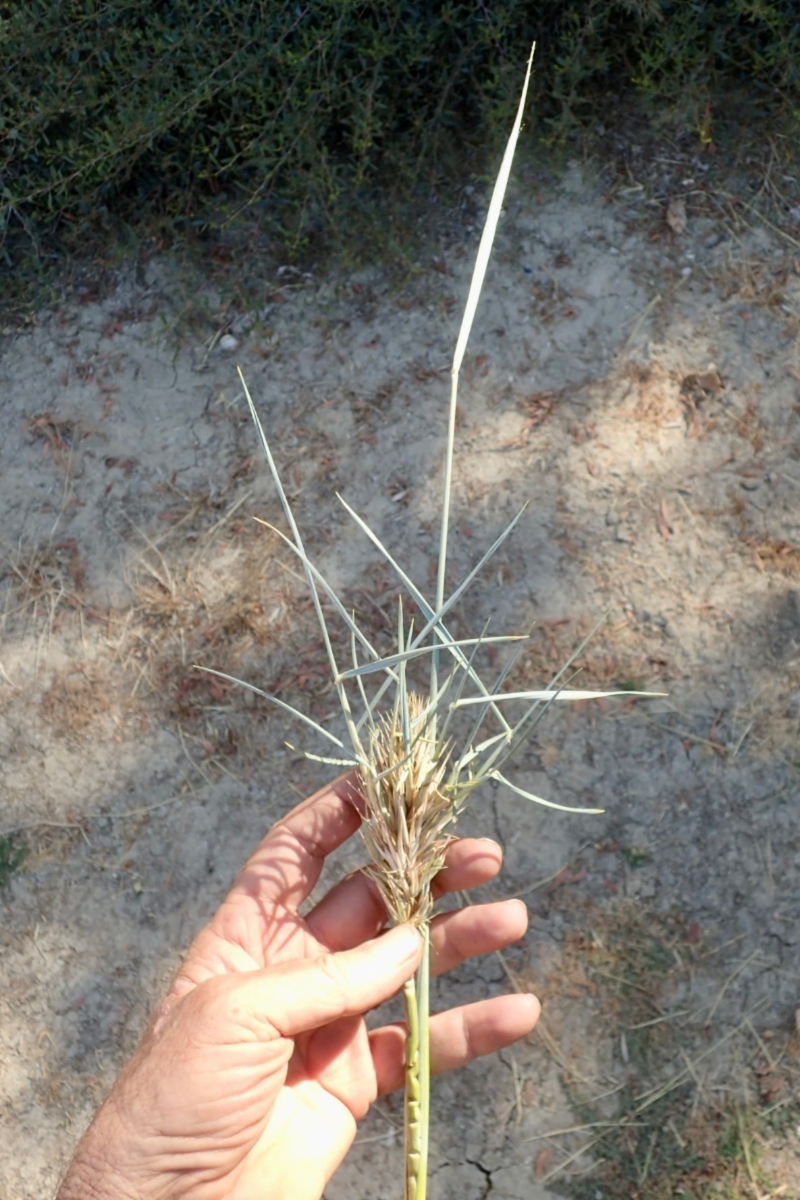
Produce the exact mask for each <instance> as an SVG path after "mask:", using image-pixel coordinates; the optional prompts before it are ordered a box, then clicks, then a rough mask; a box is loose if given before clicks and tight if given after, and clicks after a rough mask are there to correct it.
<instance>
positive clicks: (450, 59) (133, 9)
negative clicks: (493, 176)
mask: <svg viewBox="0 0 800 1200" xmlns="http://www.w3.org/2000/svg"><path fill="white" fill-rule="evenodd" d="M534 36H536V37H537V39H538V50H537V65H536V75H535V83H534V87H535V90H536V92H537V96H536V98H535V103H536V112H537V122H536V123H537V125H539V126H541V122H542V121H544V122H546V123H547V125H546V127H547V128H548V129H549V130H550V132H551V134H552V135H553V136H558V135H559V134H563V132H564V131H565V130H567V129H569V127H570V126H571V125H574V124H578V123H580V122H581V121H582V120H584V119H585V118H586V117H587V116H591V115H596V114H597V112H598V111H602V107H603V103H604V100H606V99H610V98H617V97H618V96H619V94H620V92H621V91H624V90H625V89H631V90H635V89H638V91H639V92H640V93H641V94H642V95H643V96H645V97H649V98H653V99H657V100H658V102H659V106H663V105H665V104H666V105H667V106H673V107H674V108H675V109H680V108H681V107H683V108H684V109H685V111H686V112H690V113H692V114H694V115H693V116H692V118H691V119H694V120H696V119H697V118H696V114H697V113H699V112H702V111H703V106H704V105H705V104H707V103H708V100H709V98H711V97H712V96H713V94H714V90H715V89H716V88H719V87H720V86H723V85H726V86H731V85H732V86H735V87H737V88H742V87H749V88H751V89H756V91H757V92H758V94H759V95H761V96H762V97H763V98H764V100H765V102H768V103H770V104H771V105H773V106H783V107H784V108H786V107H787V106H791V105H794V104H796V102H797V96H798V92H799V91H800V86H799V81H800V68H798V64H797V58H798V56H797V54H796V48H797V45H798V42H799V41H800V15H798V7H797V5H796V0H673V2H670V0H576V2H575V3H572V4H565V3H563V0H539V2H536V0H487V2H486V3H481V4H476V3H474V2H469V3H458V2H456V0H450V2H449V3H448V2H444V3H442V2H441V0H440V2H434V0H418V2H417V3H406V2H403V0H374V2H373V3H357V2H356V0H305V3H303V2H302V0H301V2H300V3H296V2H294V3H288V2H287V0H25V2H24V3H23V2H22V0H13V2H8V0H7V2H6V3H5V4H2V3H0V60H1V61H2V62H3V64H4V70H3V72H2V76H0V222H2V228H3V229H5V230H6V231H8V230H13V229H14V228H23V227H26V226H28V224H29V223H33V224H34V225H36V224H39V225H41V224H42V223H47V222H48V221H49V222H52V221H53V220H54V219H56V218H63V219H66V220H70V219H75V218H80V217H82V216H83V215H84V214H86V213H90V212H91V211H93V210H97V208H98V207H99V206H102V205H105V206H106V207H107V208H110V207H113V206H116V205H119V204H120V203H127V204H128V205H129V206H131V204H134V205H135V206H136V207H141V204H142V202H144V203H146V205H147V206H148V207H149V208H150V209H152V208H156V209H158V210H160V211H163V212H167V213H170V214H173V215H174V214H177V213H184V214H189V215H190V214H191V213H192V212H193V211H194V207H195V204H196V201H197V198H198V196H201V195H208V194H211V195H213V194H214V193H215V192H218V191H219V190H220V189H221V188H224V189H226V191H227V192H228V193H231V194H232V193H234V192H235V193H236V194H237V195H238V196H239V197H241V198H242V199H243V200H246V199H250V200H251V201H260V202H268V203H265V204H264V207H265V210H268V215H269V219H270V221H271V222H272V224H273V226H276V227H278V228H281V227H283V228H284V229H285V230H286V231H288V230H290V229H296V228H297V227H298V226H302V224H303V222H304V221H305V222H308V221H314V220H316V221H321V222H322V223H324V222H325V220H326V214H329V213H330V211H331V210H332V208H334V207H335V205H336V203H337V200H338V198H339V197H340V196H341V195H342V194H343V193H344V192H351V193H352V192H353V190H357V189H358V188H363V187H372V186H374V185H376V184H378V183H379V182H380V181H381V180H384V181H385V180H391V181H392V182H393V183H396V182H398V181H400V182H403V181H405V183H406V184H407V185H410V186H413V183H414V180H416V179H420V178H423V177H424V176H425V173H426V172H428V171H430V169H431V168H432V167H434V168H435V167H436V165H437V164H439V165H440V166H441V164H442V162H443V161H444V160H447V159H448V156H454V155H457V154H458V151H459V147H463V146H464V144H465V142H472V143H473V144H477V143H480V144H484V145H491V144H492V142H493V131H494V130H495V128H497V127H499V126H500V127H503V128H505V127H506V126H507V124H508V120H509V111H510V109H511V107H512V105H513V103H514V101H515V97H516V95H517V93H518V87H519V82H520V79H521V74H522V67H523V63H524V59H525V55H526V53H527V48H528V44H529V42H530V40H531V39H532V38H533V37H534ZM687 105H688V107H687Z"/></svg>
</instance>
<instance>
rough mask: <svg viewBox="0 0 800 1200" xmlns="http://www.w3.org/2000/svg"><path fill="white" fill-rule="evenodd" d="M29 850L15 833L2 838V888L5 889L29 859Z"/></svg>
mask: <svg viewBox="0 0 800 1200" xmlns="http://www.w3.org/2000/svg"><path fill="white" fill-rule="evenodd" d="M28 854H29V849H28V847H27V846H26V845H25V844H24V842H21V841H20V840H19V838H17V837H16V836H15V835H14V834H13V833H10V834H6V835H5V836H4V837H0V887H4V886H5V885H6V884H7V883H8V881H9V879H10V878H11V876H12V875H13V874H14V872H15V871H18V870H19V869H20V867H21V866H22V864H23V863H24V861H25V859H26V858H27V857H28Z"/></svg>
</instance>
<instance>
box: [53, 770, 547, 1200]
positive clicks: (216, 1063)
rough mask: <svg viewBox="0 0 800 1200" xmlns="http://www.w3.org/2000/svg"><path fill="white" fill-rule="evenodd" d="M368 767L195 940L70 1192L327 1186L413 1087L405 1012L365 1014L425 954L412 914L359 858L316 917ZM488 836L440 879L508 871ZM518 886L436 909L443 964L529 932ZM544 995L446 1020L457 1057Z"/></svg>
mask: <svg viewBox="0 0 800 1200" xmlns="http://www.w3.org/2000/svg"><path fill="white" fill-rule="evenodd" d="M358 803H359V801H358V795H357V792H356V789H355V785H354V782H353V778H352V776H345V777H343V778H342V779H339V780H337V781H336V782H335V783H333V784H332V785H330V786H329V787H326V788H323V789H322V791H320V792H318V793H317V794H316V795H315V796H312V797H311V799H310V800H307V801H305V803H303V804H301V805H299V807H297V808H295V809H294V811H293V812H291V813H290V814H289V815H288V816H287V817H285V818H284V819H283V820H281V821H279V822H278V824H277V825H275V826H274V827H273V828H272V829H271V830H270V831H269V833H268V834H267V835H266V837H265V838H264V839H263V841H262V842H261V844H260V845H259V847H258V848H257V850H256V851H255V853H254V854H253V856H252V858H250V860H249V861H248V862H247V863H246V865H245V866H244V868H243V870H242V871H241V873H240V875H239V877H238V879H237V880H236V882H235V884H234V886H233V888H232V890H231V892H230V894H229V895H228V897H227V898H226V900H225V901H224V902H223V904H222V906H221V908H220V909H219V911H218V912H217V913H216V915H215V916H214V917H213V918H212V920H211V921H210V922H209V924H208V925H207V926H206V927H205V928H204V929H203V930H202V931H201V933H200V934H199V935H198V937H197V938H196V939H195V941H194V942H193V944H192V946H191V947H190V949H189V952H188V954H187V956H186V959H185V961H184V963H183V965H182V966H181V968H180V970H179V972H178V975H177V976H176V978H175V981H174V982H173V984H172V987H171V988H170V990H169V992H168V994H167V996H166V998H165V1000H164V1001H163V1002H162V1004H161V1005H160V1006H159V1008H158V1009H157V1010H156V1012H155V1014H154V1016H153V1018H152V1020H151V1023H150V1026H149V1028H148V1030H147V1032H146V1034H145V1036H144V1038H143V1039H142V1042H141V1044H140V1046H139V1048H138V1049H137V1051H136V1053H135V1054H134V1057H133V1059H132V1060H131V1062H130V1063H129V1064H128V1065H127V1067H126V1068H125V1069H124V1070H123V1072H122V1074H121V1075H120V1077H119V1079H118V1080H117V1082H116V1083H115V1085H114V1087H113V1088H112V1090H111V1093H110V1094H109V1096H108V1098H107V1100H106V1101H105V1103H104V1105H103V1107H102V1108H101V1109H100V1111H99V1113H98V1115H97V1117H96V1118H95V1120H94V1122H93V1124H92V1125H91V1126H90V1128H89V1130H88V1131H87V1133H86V1134H85V1135H84V1138H83V1140H82V1141H81V1143H80V1145H79V1147H78V1151H77V1153H76V1156H75V1158H74V1160H73V1162H72V1165H71V1166H70V1168H69V1171H68V1173H67V1176H66V1177H65V1179H64V1182H63V1184H62V1186H61V1189H60V1190H59V1194H58V1200H79V1198H80V1200H89V1198H91V1200H106V1198H107V1197H108V1198H109V1200H110V1198H111V1197H112V1196H113V1197H114V1200H128V1198H130V1200H133V1198H134V1197H135V1198H136V1200H162V1198H163V1200H166V1198H167V1197H169V1200H178V1198H179V1197H187V1200H188V1198H191V1200H222V1198H223V1197H224V1198H226V1200H255V1198H256V1197H258V1198H259V1200H263V1197H264V1196H269V1197H270V1198H271V1200H319V1197H320V1196H321V1195H322V1191H323V1188H324V1186H325V1184H326V1182H327V1181H328V1179H329V1178H330V1177H331V1175H332V1174H333V1172H334V1171H335V1170H336V1168H337V1167H338V1166H339V1164H340V1163H341V1161H342V1159H343V1158H344V1155H345V1153H346V1152H347V1150H348V1149H349V1147H350V1145H351V1143H352V1141H353V1138H354V1136H355V1131H356V1122H357V1121H358V1120H359V1119H360V1118H361V1117H363V1116H364V1114H365V1113H366V1112H367V1110H368V1108H369V1106H370V1104H371V1103H372V1102H373V1101H374V1100H375V1098H376V1096H377V1095H379V1094H381V1093H383V1092H387V1091H391V1090H393V1089H394V1088H397V1087H400V1086H402V1082H403V1054H404V1043H405V1027H404V1026H403V1025H401V1024H395V1025H387V1026H384V1027H383V1028H380V1029H376V1030H373V1031H368V1030H367V1027H366V1024H365V1022H364V1013H365V1012H366V1011H368V1010H369V1009H370V1008H373V1007H374V1006H375V1005H377V1004H379V1003H381V1002H382V1001H383V1000H386V999H388V998H389V997H390V996H392V995H393V994H394V993H395V992H396V991H397V990H398V989H399V988H400V987H401V986H402V985H403V983H404V982H405V981H406V979H408V978H410V976H411V975H412V974H413V972H414V970H415V969H416V967H417V965H418V963H419V960H420V957H421V949H422V941H421V938H420V937H419V935H418V934H417V933H416V931H415V930H413V929H412V928H411V926H408V925H404V926H400V927H398V928H397V929H393V930H390V931H389V932H388V933H383V934H382V933H381V930H382V929H383V928H384V925H385V922H386V911H385V908H384V906H383V903H382V901H381V900H380V897H379V895H378V892H377V889H376V888H375V886H374V884H373V883H372V882H371V881H370V880H369V879H368V878H367V876H365V875H364V874H363V873H362V872H357V873H355V874H354V875H351V876H349V877H347V878H346V879H344V880H343V881H342V882H341V883H339V884H337V885H336V886H335V887H334V888H333V889H332V890H331V891H330V892H328V894H327V895H326V896H325V897H324V898H323V899H322V900H320V901H319V903H318V904H316V905H314V907H313V908H311V909H310V910H309V911H308V912H307V913H306V914H305V916H300V914H299V913H298V908H299V906H300V905H301V904H302V903H303V901H304V900H305V899H306V898H307V897H308V895H309V894H310V892H311V891H312V889H313V887H314V885H315V884H316V882H317V880H318V878H319V876H320V873H321V871H322V867H323V863H324V860H325V856H326V855H327V854H329V853H330V852H331V851H332V850H334V849H335V848H336V847H337V846H339V845H340V844H341V843H342V842H344V841H345V840H346V839H347V838H348V837H350V836H351V834H353V833H354V832H355V831H356V830H357V828H358V826H359V824H360V821H361V818H360V816H359V811H358ZM500 862H501V850H500V847H499V846H498V845H497V844H496V843H494V842H490V841H486V840H483V839H481V840H476V839H461V840H457V841H454V842H452V843H451V845H450V847H449V848H448V852H447V859H446V865H445V867H444V869H443V870H442V871H441V872H440V874H439V875H438V876H437V879H436V881H435V884H434V891H435V894H436V895H442V894H444V893H446V892H449V891H454V890H457V889H460V888H469V887H474V886H475V885H476V884H479V883H482V882H485V881H486V880H488V879H491V878H492V877H493V876H494V875H495V874H496V873H497V871H498V870H499V868H500ZM526 925H527V914H526V911H525V907H524V905H523V904H522V903H521V902H520V901H516V900H509V901H502V902H499V903H494V904H484V905H476V906H474V907H468V908H466V909H462V910H459V911H456V912H449V913H444V914H442V915H441V916H438V917H435V918H434V920H433V922H432V924H431V970H432V972H434V973H437V974H438V973H441V972H443V971H446V970H449V969H450V968H452V967H454V966H456V965H457V964H458V963H460V962H463V960H464V959H465V958H466V957H468V956H470V955H473V954H483V953H487V952H489V951H492V950H496V949H499V948H500V947H502V946H505V945H508V944H509V943H510V942H513V941H515V940H517V938H519V937H521V935H522V934H523V933H524V931H525V928H526ZM538 1015H539V1004H538V1001H537V1000H536V999H535V997H533V996H526V995H512V996H501V997H496V998H494V999H491V1000H484V1001H480V1002H478V1003H476V1004H471V1005H467V1006H465V1007H463V1008H457V1009H451V1010H450V1011H448V1012H445V1013H440V1014H438V1015H436V1016H434V1017H432V1019H431V1029H430V1037H431V1061H432V1067H433V1070H434V1071H443V1070H447V1069H449V1068H451V1067H456V1066H460V1065H462V1064H464V1063H467V1062H469V1061H471V1060H472V1059H473V1058H475V1057H477V1056H478V1055H480V1054H488V1053H491V1052H492V1051H494V1050H497V1049H499V1048H501V1047H502V1046H505V1045H507V1044H509V1043H510V1042H512V1041H514V1040H516V1039H517V1038H519V1037H521V1036H523V1035H524V1034H525V1033H527V1032H528V1031H529V1030H530V1029H531V1028H532V1027H533V1025H534V1024H535V1022H536V1019H537V1017H538Z"/></svg>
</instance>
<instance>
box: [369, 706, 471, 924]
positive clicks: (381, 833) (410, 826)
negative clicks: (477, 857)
mask: <svg viewBox="0 0 800 1200" xmlns="http://www.w3.org/2000/svg"><path fill="white" fill-rule="evenodd" d="M407 716H408V723H407V726H406V728H404V721H403V717H402V714H401V711H400V708H399V706H398V707H397V708H396V709H395V710H394V712H392V713H390V714H383V715H382V716H381V717H380V719H379V720H378V721H377V722H376V723H375V725H374V726H373V727H372V728H371V729H370V731H369V757H370V762H369V768H368V769H367V768H363V769H362V771H361V786H362V790H363V794H364V798H365V801H366V819H365V821H364V825H363V834H364V840H365V842H366V844H367V848H368V850H369V853H370V857H371V859H372V864H373V865H372V866H371V867H370V868H369V874H370V875H371V877H372V879H374V881H375V883H376V884H377V886H378V889H379V891H380V893H381V896H382V898H383V900H384V902H385V904H386V907H387V909H388V911H389V913H390V915H391V917H392V920H393V921H395V922H396V923H402V922H404V921H411V922H412V923H413V924H415V925H422V924H424V922H425V921H427V920H428V918H429V916H430V913H431V909H432V907H433V899H432V897H431V889H430V885H431V881H432V880H433V877H434V875H436V873H437V871H439V870H440V869H441V868H442V866H443V865H444V851H445V847H446V846H447V843H448V840H449V838H448V836H447V834H446V832H445V831H446V829H447V826H448V825H449V824H450V823H451V822H452V821H453V820H454V819H455V817H456V808H457V806H456V804H455V803H454V801H453V798H452V797H451V796H449V795H448V794H447V793H446V792H445V791H444V790H443V788H442V782H443V778H444V774H445V771H446V769H447V764H448V759H449V747H447V746H444V747H441V746H439V745H437V743H436V740H435V736H434V735H433V733H432V732H431V729H430V722H429V721H428V720H427V719H426V704H425V701H424V700H423V699H422V698H421V697H420V696H418V695H415V694H414V693H409V694H408V697H407Z"/></svg>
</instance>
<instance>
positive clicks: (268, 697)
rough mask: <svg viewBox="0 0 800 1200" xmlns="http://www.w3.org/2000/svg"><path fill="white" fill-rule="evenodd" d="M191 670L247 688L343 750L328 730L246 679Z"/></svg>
mask: <svg viewBox="0 0 800 1200" xmlns="http://www.w3.org/2000/svg"><path fill="white" fill-rule="evenodd" d="M193 670H195V671H204V672H205V673H206V675H216V676H217V678H218V679H227V681H228V683H236V684H238V685H239V687H243V688H247V690H248V691H249V692H255V694H256V695H257V696H261V698H262V699H263V700H269V702H270V704H274V705H275V706H276V707H277V708H282V709H283V711H284V712H288V713H291V714H292V716H293V717H297V719H298V721H302V722H303V724H305V725H308V726H309V728H310V729H313V730H314V731H315V733H320V734H322V736H323V737H325V738H327V739H328V741H329V742H333V744H334V745H335V746H339V747H340V749H342V750H344V742H342V741H340V740H339V738H338V737H336V735H335V734H333V733H331V732H330V730H328V729H325V728H324V727H323V726H322V725H318V724H317V722H316V721H312V719H311V717H307V716H306V715H305V713H301V712H300V710H299V709H297V708H293V707H292V705H291V704H286V703H285V701H283V700H279V699H278V697H277V696H271V695H270V693H269V692H264V691H262V690H261V688H260V687H256V685H255V684H254V683H248V682H247V680H246V679H237V678H236V676H235V675H226V674H225V672H224V671H215V670H214V669H213V668H212V667H201V666H200V665H199V663H194V664H193Z"/></svg>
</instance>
